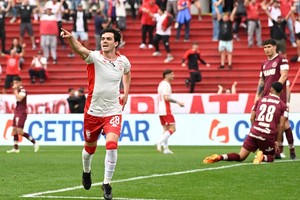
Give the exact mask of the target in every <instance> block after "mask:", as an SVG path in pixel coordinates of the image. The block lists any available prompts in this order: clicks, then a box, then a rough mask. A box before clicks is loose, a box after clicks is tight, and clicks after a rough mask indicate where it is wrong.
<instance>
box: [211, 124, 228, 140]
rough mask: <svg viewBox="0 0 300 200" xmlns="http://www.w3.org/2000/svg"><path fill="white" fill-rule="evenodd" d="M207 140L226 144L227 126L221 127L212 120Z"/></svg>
mask: <svg viewBox="0 0 300 200" xmlns="http://www.w3.org/2000/svg"><path fill="white" fill-rule="evenodd" d="M209 139H210V140H212V141H216V142H222V143H228V142H229V128H228V127H227V126H222V124H221V122H220V121H218V120H216V119H214V120H213V121H212V122H211V126H210V130H209Z"/></svg>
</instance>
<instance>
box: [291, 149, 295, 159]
mask: <svg viewBox="0 0 300 200" xmlns="http://www.w3.org/2000/svg"><path fill="white" fill-rule="evenodd" d="M290 157H291V159H292V160H295V159H296V153H295V149H294V148H292V149H290Z"/></svg>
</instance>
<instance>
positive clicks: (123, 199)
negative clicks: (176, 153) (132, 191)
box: [30, 196, 167, 200]
mask: <svg viewBox="0 0 300 200" xmlns="http://www.w3.org/2000/svg"><path fill="white" fill-rule="evenodd" d="M30 198H41V199H42V198H44V199H98V200H99V199H100V198H101V197H82V196H81V197H76V196H34V197H30ZM113 199H114V200H167V199H137V198H122V197H117V198H113Z"/></svg>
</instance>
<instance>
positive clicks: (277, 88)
mask: <svg viewBox="0 0 300 200" xmlns="http://www.w3.org/2000/svg"><path fill="white" fill-rule="evenodd" d="M272 88H273V89H274V90H275V91H276V92H277V93H280V92H281V91H282V88H283V85H282V83H280V82H274V83H272Z"/></svg>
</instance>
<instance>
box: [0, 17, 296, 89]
mask: <svg viewBox="0 0 300 200" xmlns="http://www.w3.org/2000/svg"><path fill="white" fill-rule="evenodd" d="M8 20H9V19H7V22H6V37H7V38H6V41H7V42H6V48H9V47H10V46H11V41H12V39H13V38H14V37H18V36H19V24H17V23H14V24H10V23H9V21H8ZM262 26H263V33H262V38H263V40H264V39H267V38H268V34H269V30H268V28H267V19H266V18H263V20H262ZM63 27H64V28H65V29H67V30H71V29H72V23H68V22H65V23H63ZM38 29H39V24H38V23H35V24H34V32H35V37H36V39H38V40H39V37H38V35H39V34H38ZM89 29H90V31H89V49H94V48H95V39H94V25H93V20H91V21H90V22H89ZM175 32H176V30H175V29H174V28H173V30H172V36H171V39H170V46H171V50H172V54H173V56H174V60H173V61H172V62H170V63H167V64H166V63H164V62H163V60H164V59H165V57H166V53H165V50H164V47H163V44H160V49H161V52H162V56H160V57H152V53H153V51H154V50H153V49H152V50H149V49H139V45H140V43H141V26H140V21H139V20H132V19H131V17H130V16H128V17H127V29H126V30H125V31H123V37H124V40H125V42H126V45H125V46H124V47H123V48H121V49H120V52H121V54H124V55H126V56H127V57H128V58H129V60H130V61H131V64H132V86H131V93H135V94H137V93H156V90H157V85H158V83H159V82H160V81H161V79H162V71H163V70H164V69H166V68H171V69H173V70H174V72H175V79H174V81H173V83H172V84H173V92H175V93H188V92H189V89H188V88H187V87H186V85H185V79H186V78H188V76H189V74H188V72H187V68H183V67H181V61H182V55H183V53H184V52H185V50H187V49H188V48H190V47H191V44H192V42H193V41H198V42H199V43H200V52H201V56H202V58H203V59H204V60H205V61H206V62H207V63H210V64H211V67H206V66H204V65H202V64H200V69H201V72H202V76H203V79H202V82H200V83H197V84H196V87H195V93H215V92H216V91H217V90H218V84H221V85H223V87H224V88H230V87H231V84H232V83H233V82H234V81H237V82H238V85H237V92H239V93H254V92H255V91H256V89H257V81H258V76H259V68H260V65H261V63H262V62H263V61H264V60H265V59H266V56H265V54H264V52H263V48H259V47H256V46H254V47H253V48H251V49H249V48H248V46H247V34H246V32H245V29H243V28H241V29H240V41H234V53H233V65H232V66H233V69H232V70H229V69H228V67H227V65H225V69H218V67H219V65H220V55H219V53H218V50H217V48H218V42H212V41H211V38H212V37H211V35H212V22H211V17H210V16H209V15H207V16H204V17H203V19H202V21H198V20H197V19H196V17H195V16H194V17H193V20H192V22H191V31H190V35H191V37H190V42H183V34H184V30H182V31H181V38H180V41H179V42H175ZM24 41H25V42H26V44H27V46H26V48H25V65H24V66H23V69H22V72H21V76H22V78H23V84H24V85H25V86H26V88H27V90H28V91H29V93H30V94H63V93H67V91H68V88H70V87H74V88H75V89H77V88H79V87H85V88H87V79H86V67H85V66H86V65H85V63H84V61H82V60H81V59H80V58H79V56H78V55H76V57H75V58H68V56H67V55H68V53H69V52H70V48H69V47H68V45H67V47H66V48H62V46H61V45H60V43H59V41H58V50H57V55H58V64H57V65H54V64H52V60H51V59H50V60H49V63H48V71H49V78H48V79H47V80H46V81H45V83H43V84H40V83H39V82H37V83H35V84H32V83H31V82H30V78H29V75H28V69H29V67H30V63H31V60H32V56H34V55H35V54H36V52H37V50H32V49H31V43H30V40H29V37H28V35H27V34H26V35H25V39H24ZM38 49H39V45H38ZM295 54H296V49H295V48H292V47H291V45H290V43H289V42H288V57H289V58H290V57H291V56H292V55H295ZM0 63H1V65H2V69H3V72H2V74H1V75H0V79H1V82H0V85H1V87H3V85H4V80H5V65H6V64H5V58H4V57H1V58H0ZM298 68H299V63H290V76H289V77H290V78H289V79H290V81H293V80H294V78H295V75H296V73H297V70H298ZM298 82H299V80H298ZM293 92H300V84H295V87H294V89H293ZM8 93H11V90H9V91H8Z"/></svg>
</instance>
